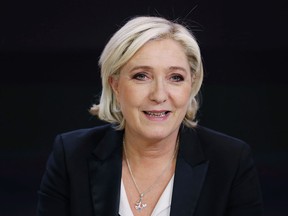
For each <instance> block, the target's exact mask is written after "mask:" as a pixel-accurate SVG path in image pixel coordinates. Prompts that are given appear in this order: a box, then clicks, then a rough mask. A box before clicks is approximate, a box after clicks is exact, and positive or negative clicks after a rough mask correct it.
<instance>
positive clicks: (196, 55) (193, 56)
mask: <svg viewBox="0 0 288 216" xmlns="http://www.w3.org/2000/svg"><path fill="white" fill-rule="evenodd" d="M164 38H165V39H166V38H169V39H173V40H174V41H177V42H178V43H179V44H181V45H182V47H183V48H184V51H185V54H186V56H187V59H188V62H189V65H190V69H191V76H192V77H193V79H192V80H193V82H192V92H191V97H190V105H189V107H188V109H187V113H186V115H185V118H184V119H183V124H185V125H186V126H188V127H194V126H196V124H197V121H196V120H195V118H196V114H197V111H198V108H199V102H198V100H197V94H198V93H199V90H200V87H201V84H202V81H203V66H202V59H201V54H200V48H199V46H198V43H197V41H196V39H195V37H194V35H193V34H192V32H191V31H190V30H189V29H188V28H187V27H185V26H184V25H181V24H179V23H177V22H176V21H170V20H167V19H165V18H162V17H154V16H140V17H135V18H133V19H130V20H129V21H128V22H126V24H125V25H124V26H123V27H122V28H120V29H119V30H118V31H117V32H116V33H115V34H114V35H113V36H112V37H111V39H110V40H109V41H108V43H107V45H106V46H105V48H104V50H103V52H102V54H101V56H100V59H99V66H100V68H101V78H102V94H101V98H100V102H99V104H94V105H93V106H92V107H91V108H90V113H91V114H92V115H95V116H98V118H99V119H101V120H103V121H106V122H110V123H112V124H116V125H117V126H116V128H117V129H119V130H121V129H124V127H125V119H124V117H123V115H122V112H121V110H120V109H119V107H118V105H117V101H116V97H115V95H114V93H113V90H112V88H111V86H110V84H109V78H110V77H111V76H118V75H119V73H120V70H121V68H122V67H123V66H124V65H125V64H126V63H127V62H128V61H129V60H130V59H131V58H132V56H133V55H134V54H135V53H136V52H137V51H138V50H139V49H140V48H141V47H142V46H143V45H144V44H146V43H147V42H149V41H151V40H161V39H164Z"/></svg>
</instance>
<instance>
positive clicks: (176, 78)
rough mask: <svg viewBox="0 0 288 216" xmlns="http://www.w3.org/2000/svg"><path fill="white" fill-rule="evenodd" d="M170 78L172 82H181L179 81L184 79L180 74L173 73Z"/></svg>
mask: <svg viewBox="0 0 288 216" xmlns="http://www.w3.org/2000/svg"><path fill="white" fill-rule="evenodd" d="M170 80H171V81H173V82H181V81H183V80H184V77H183V76H182V75H181V74H173V75H172V76H171V77H170Z"/></svg>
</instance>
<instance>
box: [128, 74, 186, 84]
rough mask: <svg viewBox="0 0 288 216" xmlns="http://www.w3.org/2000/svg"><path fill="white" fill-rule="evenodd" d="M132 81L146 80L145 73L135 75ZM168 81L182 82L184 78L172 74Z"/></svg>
mask: <svg viewBox="0 0 288 216" xmlns="http://www.w3.org/2000/svg"><path fill="white" fill-rule="evenodd" d="M132 79H136V80H140V81H144V80H146V79H148V76H147V74H146V73H136V74H134V75H133V76H132ZM169 80H171V81H172V82H181V81H184V77H183V76H182V75H180V74H173V75H172V76H171V77H170V78H169Z"/></svg>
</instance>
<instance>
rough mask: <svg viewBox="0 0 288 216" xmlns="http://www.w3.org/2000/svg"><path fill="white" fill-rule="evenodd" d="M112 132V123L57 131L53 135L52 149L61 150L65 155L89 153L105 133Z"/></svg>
mask: <svg viewBox="0 0 288 216" xmlns="http://www.w3.org/2000/svg"><path fill="white" fill-rule="evenodd" d="M114 132H115V129H114V128H113V127H112V125H111V124H106V125H101V126H96V127H92V128H81V129H77V130H72V131H67V132H64V133H59V134H57V135H56V137H55V141H54V148H53V150H54V152H55V151H56V152H57V151H63V152H65V154H67V155H71V154H77V155H81V154H87V153H91V151H92V150H93V149H95V148H96V147H97V145H98V143H99V142H100V141H101V140H102V139H103V138H104V137H105V136H107V134H109V133H114Z"/></svg>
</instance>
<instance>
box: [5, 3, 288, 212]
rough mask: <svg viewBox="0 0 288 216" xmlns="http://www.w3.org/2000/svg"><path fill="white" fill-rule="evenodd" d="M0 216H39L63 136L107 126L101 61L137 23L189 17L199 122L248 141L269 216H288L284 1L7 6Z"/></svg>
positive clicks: (287, 117) (286, 45)
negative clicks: (197, 50)
mask: <svg viewBox="0 0 288 216" xmlns="http://www.w3.org/2000/svg"><path fill="white" fill-rule="evenodd" d="M0 4H1V5H0V16H1V17H0V18H1V19H0V22H1V26H0V27H1V28H0V32H1V33H0V37H1V38H0V39H1V41H0V51H1V52H0V54H1V55H0V60H1V62H0V74H1V78H0V83H1V92H0V95H1V98H0V99H1V100H0V104H1V106H0V121H1V136H0V137H1V140H0V146H1V147H0V215H1V216H24V215H25V216H26V215H27V216H34V215H35V208H36V200H37V189H38V187H39V183H40V180H41V176H42V174H43V171H44V168H45V162H46V160H47V157H48V154H49V152H50V150H51V146H52V143H53V139H54V137H55V135H56V134H57V133H60V132H65V131H68V130H73V129H78V128H83V127H92V126H95V125H99V124H102V123H103V122H100V121H98V120H96V119H95V118H91V116H90V115H89V114H88V109H89V107H90V105H91V104H92V103H93V102H94V101H95V99H96V98H97V96H98V95H99V92H100V90H101V83H100V80H99V73H98V72H99V68H98V65H97V61H98V58H99V55H100V53H101V51H102V49H103V47H104V45H105V43H106V42H107V41H108V39H109V37H110V36H111V35H112V34H113V33H114V32H115V31H116V30H117V29H118V28H119V26H120V25H122V24H123V23H124V22H125V20H127V19H128V18H129V17H131V16H134V15H162V16H165V17H166V18H170V19H176V18H181V19H184V20H185V21H186V23H188V24H189V25H190V26H191V27H192V28H193V29H194V30H195V35H196V37H197V38H198V41H199V44H200V46H201V49H202V53H203V61H204V65H205V79H204V84H203V88H202V105H201V109H200V112H199V120H200V124H202V125H205V126H207V127H210V128H213V129H216V130H220V131H222V132H224V133H227V134H230V135H232V136H235V137H238V138H240V139H243V140H245V141H247V142H248V143H249V144H250V145H251V147H252V149H253V153H254V156H255V162H256V165H257V168H258V171H259V177H260V181H261V186H262V190H263V196H264V204H265V216H287V215H288V211H287V204H288V186H287V184H288V171H287V170H288V168H287V165H288V144H287V139H286V136H287V134H288V128H287V120H288V115H287V108H288V107H287V104H286V100H287V93H288V91H287V90H288V86H287V81H286V76H285V75H286V73H287V72H288V71H287V58H288V54H287V51H288V42H287V38H288V30H287V27H288V25H287V24H288V19H287V11H288V10H287V6H286V4H285V3H284V1H283V2H281V1H278V0H274V1H265V0H264V1H263V0H262V1H261V0H254V1H248V0H241V1H224V0H220V1H213V0H210V1H209V0H202V1H200V0H198V1H196V0H195V1H193V0H177V1H176V0H175V1H172V0H167V1H160V0H154V1H152V0H151V1H144V0H142V1H132V0H129V1H127V0H126V1H125V0H124V1H111V0H105V1H97V0H94V1H92V0H81V1H80V0H72V1H68V0H57V1H56V0H42V1H36V0H28V1H20V0H18V1H17V0H16V1H4V2H3V1H2V2H1V3H0Z"/></svg>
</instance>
